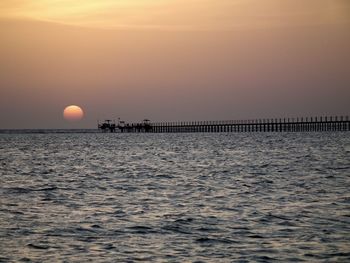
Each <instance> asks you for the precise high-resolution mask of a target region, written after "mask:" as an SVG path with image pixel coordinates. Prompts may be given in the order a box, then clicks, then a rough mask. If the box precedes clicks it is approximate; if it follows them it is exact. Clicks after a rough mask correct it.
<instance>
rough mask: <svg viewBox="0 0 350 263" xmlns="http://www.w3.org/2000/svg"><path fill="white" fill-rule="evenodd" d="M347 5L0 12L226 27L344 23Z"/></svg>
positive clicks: (40, 7)
mask: <svg viewBox="0 0 350 263" xmlns="http://www.w3.org/2000/svg"><path fill="white" fill-rule="evenodd" d="M301 7H302V8H301ZM344 7H345V8H346V9H344ZM349 7H350V4H346V1H340V0H323V1H319V0H309V1H303V0H297V1H291V2H289V1H284V2H283V4H281V1H278V0H266V1H263V2H261V1H260V0H246V1H241V0H220V1H217V0H203V1H198V0H186V1H185V0H132V1H130V0H120V1H114V0H84V1H71V0H61V1H51V0H19V1H11V0H4V1H2V4H1V5H0V16H3V17H10V18H17V19H23V18H24V19H34V20H41V21H51V22H57V23H63V24H70V25H79V26H86V27H101V28H149V29H152V28H153V29H157V28H161V29H191V30H194V29H197V30H228V29H237V28H269V27H281V26H282V27H283V26H291V25H294V26H295V25H303V24H310V25H319V24H324V23H332V24H334V23H345V22H346V21H348V18H349V15H348V14H349V13H348V11H349Z"/></svg>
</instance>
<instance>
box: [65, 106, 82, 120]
mask: <svg viewBox="0 0 350 263" xmlns="http://www.w3.org/2000/svg"><path fill="white" fill-rule="evenodd" d="M63 117H64V118H65V119H66V120H68V121H79V120H81V119H82V118H83V117H84V112H83V110H82V109H81V108H80V107H79V106H76V105H70V106H67V107H66V108H65V109H64V111H63Z"/></svg>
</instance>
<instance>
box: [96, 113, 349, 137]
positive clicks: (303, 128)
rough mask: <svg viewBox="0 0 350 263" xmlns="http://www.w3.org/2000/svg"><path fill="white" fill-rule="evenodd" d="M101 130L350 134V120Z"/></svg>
mask: <svg viewBox="0 0 350 263" xmlns="http://www.w3.org/2000/svg"><path fill="white" fill-rule="evenodd" d="M101 127H102V128H101ZM99 128H100V129H101V130H102V131H105V132H106V131H111V132H127V133H139V132H147V133H193V132H207V133H208V132H210V133H213V132H322V131H350V121H349V117H348V116H332V117H306V118H305V117H304V118H283V119H282V118H279V119H256V120H228V121H190V122H189V121H187V122H154V123H153V122H150V121H149V120H145V121H144V122H140V123H124V122H122V123H118V124H115V123H114V124H112V123H110V122H108V124H107V123H103V124H99Z"/></svg>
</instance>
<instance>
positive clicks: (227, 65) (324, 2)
mask: <svg viewBox="0 0 350 263" xmlns="http://www.w3.org/2000/svg"><path fill="white" fill-rule="evenodd" d="M349 98H350V1H348V0H308V1H305V0H283V1H280V0H220V1H218V0H72V1H68V0H2V1H1V2H0V129H19V128H28V129H29V128H95V127H96V121H97V120H103V119H106V118H108V119H117V118H118V117H120V118H121V119H124V120H126V121H140V120H142V119H144V118H148V119H150V120H152V121H191V120H230V119H234V120H236V119H255V118H279V117H299V116H304V117H306V116H325V115H349V114H350V103H349ZM72 104H74V105H78V106H80V107H81V108H82V109H83V110H84V113H85V115H84V118H83V119H82V120H81V121H79V122H69V121H67V120H65V119H64V118H63V110H64V108H65V107H66V106H68V105H72Z"/></svg>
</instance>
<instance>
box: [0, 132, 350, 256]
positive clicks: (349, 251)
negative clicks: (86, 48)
mask: <svg viewBox="0 0 350 263" xmlns="http://www.w3.org/2000/svg"><path fill="white" fill-rule="evenodd" d="M0 167H1V169H0V262H140V261H141V262H350V133H349V132H321V133H317V132H314V133H306V132H302V133H174V134H170V133H169V134H146V133H139V134H136V133H134V134H127V133H97V132H94V131H89V130H80V131H65V130H40V131H35V130H24V131H19V130H17V131H1V133H0Z"/></svg>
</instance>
